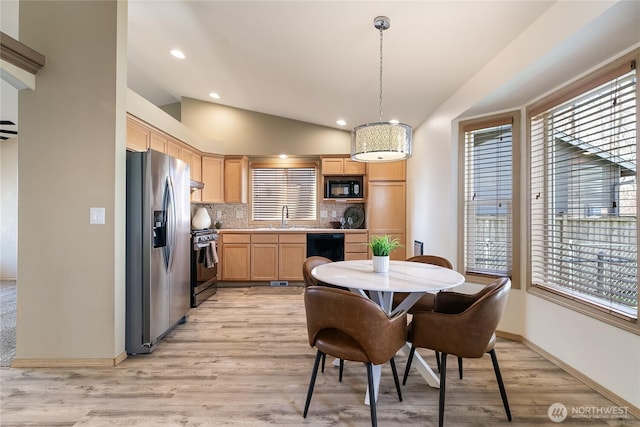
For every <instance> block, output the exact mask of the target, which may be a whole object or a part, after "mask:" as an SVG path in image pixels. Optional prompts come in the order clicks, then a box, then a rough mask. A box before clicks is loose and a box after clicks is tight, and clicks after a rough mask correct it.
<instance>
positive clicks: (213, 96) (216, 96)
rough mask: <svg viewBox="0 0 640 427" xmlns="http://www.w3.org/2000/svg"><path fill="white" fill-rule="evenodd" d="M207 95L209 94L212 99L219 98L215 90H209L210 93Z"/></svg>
mask: <svg viewBox="0 0 640 427" xmlns="http://www.w3.org/2000/svg"><path fill="white" fill-rule="evenodd" d="M209 96H210V97H212V98H213V99H220V95H218V94H217V93H215V92H211V93H210V94H209Z"/></svg>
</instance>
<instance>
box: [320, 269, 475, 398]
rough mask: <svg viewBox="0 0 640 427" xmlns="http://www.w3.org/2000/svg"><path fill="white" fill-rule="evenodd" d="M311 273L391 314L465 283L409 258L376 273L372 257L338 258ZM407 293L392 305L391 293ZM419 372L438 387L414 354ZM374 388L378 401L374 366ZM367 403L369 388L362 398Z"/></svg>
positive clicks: (456, 275)
mask: <svg viewBox="0 0 640 427" xmlns="http://www.w3.org/2000/svg"><path fill="white" fill-rule="evenodd" d="M311 275H312V276H313V277H314V278H315V279H317V280H319V281H321V282H325V283H329V284H332V285H337V286H341V287H344V288H348V289H350V290H351V291H352V292H357V293H359V294H360V295H362V296H364V297H367V298H370V299H371V300H372V301H374V302H376V303H377V304H379V305H380V307H381V308H382V309H383V310H384V311H385V312H386V313H387V314H388V315H389V316H390V317H393V316H395V315H397V314H398V313H402V312H406V311H408V310H409V308H411V306H413V304H415V303H416V302H417V301H418V300H419V299H420V297H421V296H422V295H424V294H425V293H427V292H434V293H435V292H438V291H442V290H447V289H451V288H453V287H455V286H458V285H461V284H462V283H464V280H465V279H464V276H463V275H462V274H460V273H458V272H457V271H454V270H450V269H448V268H444V267H440V266H436V265H432V264H425V263H420V262H412V261H390V262H389V271H387V272H384V273H377V272H374V271H373V262H372V260H357V261H337V262H330V263H326V264H322V265H319V266H317V267H315V268H314V269H313V270H311ZM395 292H402V293H406V294H407V296H406V297H405V298H404V299H403V301H402V302H401V303H400V304H399V305H398V306H396V307H393V294H394V293H395ZM410 348H411V345H410V344H409V343H407V344H406V345H405V346H404V347H403V350H404V352H405V354H408V353H409V350H410ZM412 366H414V367H415V368H416V369H417V370H418V372H419V373H420V375H422V377H423V378H424V379H425V380H426V381H427V384H429V385H430V386H432V387H436V388H437V387H439V386H440V379H439V378H438V376H437V375H436V374H435V373H434V372H433V370H431V368H430V367H429V365H427V363H426V362H425V361H424V359H422V357H420V355H419V354H418V352H416V353H415V355H414V362H413V364H412ZM373 368H374V369H373V375H374V389H375V396H376V400H377V396H378V388H379V384H380V371H381V369H380V368H381V366H379V365H374V367H373ZM365 403H367V404H368V403H369V390H368V389H367V395H366V397H365Z"/></svg>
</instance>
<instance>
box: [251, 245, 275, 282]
mask: <svg viewBox="0 0 640 427" xmlns="http://www.w3.org/2000/svg"><path fill="white" fill-rule="evenodd" d="M251 280H256V281H261V280H278V235H277V234H252V235H251Z"/></svg>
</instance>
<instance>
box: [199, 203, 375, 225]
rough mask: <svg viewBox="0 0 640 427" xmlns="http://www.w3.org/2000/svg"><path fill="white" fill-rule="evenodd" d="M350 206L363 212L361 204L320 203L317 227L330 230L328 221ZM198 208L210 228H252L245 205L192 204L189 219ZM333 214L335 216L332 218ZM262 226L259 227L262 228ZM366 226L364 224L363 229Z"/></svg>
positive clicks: (338, 219) (336, 217) (275, 223)
mask: <svg viewBox="0 0 640 427" xmlns="http://www.w3.org/2000/svg"><path fill="white" fill-rule="evenodd" d="M350 206H360V207H361V208H362V209H363V210H364V204H363V203H351V204H350V203H336V202H322V203H320V206H319V210H320V211H319V215H318V216H319V217H321V214H322V213H323V212H326V214H327V216H326V217H324V218H322V217H321V218H319V223H318V227H320V228H331V225H330V224H329V222H330V221H340V218H341V217H343V216H344V211H345V210H346V209H347V208H348V207H350ZM200 207H205V208H207V211H208V212H209V216H210V217H211V226H212V227H213V225H214V224H215V223H216V221H220V222H222V228H253V226H249V219H250V218H249V217H250V216H251V213H250V212H249V205H248V204H246V203H216V204H206V203H192V204H191V218H193V215H194V214H195V212H196V209H198V208H200ZM334 213H335V216H334ZM279 222H280V221H278V220H275V221H273V223H272V225H273V226H274V227H277V226H278V225H279ZM265 225H266V224H264V225H260V226H261V227H264V226H265ZM365 226H366V219H365V224H364V225H363V227H365Z"/></svg>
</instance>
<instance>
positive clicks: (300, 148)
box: [181, 98, 351, 156]
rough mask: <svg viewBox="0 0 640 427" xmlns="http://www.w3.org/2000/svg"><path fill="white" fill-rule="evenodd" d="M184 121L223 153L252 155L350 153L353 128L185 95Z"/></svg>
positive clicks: (182, 113)
mask: <svg viewBox="0 0 640 427" xmlns="http://www.w3.org/2000/svg"><path fill="white" fill-rule="evenodd" d="M181 117H182V123H184V124H185V125H187V126H188V127H189V128H191V129H193V130H194V131H195V132H196V133H198V134H199V135H200V136H202V137H203V138H205V139H208V140H215V141H222V142H223V143H224V153H221V154H243V155H250V156H274V155H279V154H283V153H284V154H288V155H300V156H304V155H319V154H348V153H349V152H350V150H351V134H350V131H343V130H338V129H332V128H328V127H325V126H318V125H314V124H310V123H305V122H300V121H297V120H290V119H285V118H282V117H277V116H271V115H269V114H262V113H256V112H253V111H247V110H241V109H238V108H232V107H227V106H224V105H220V104H214V103H212V102H206V101H200V100H197V99H193V98H182V110H181Z"/></svg>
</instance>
